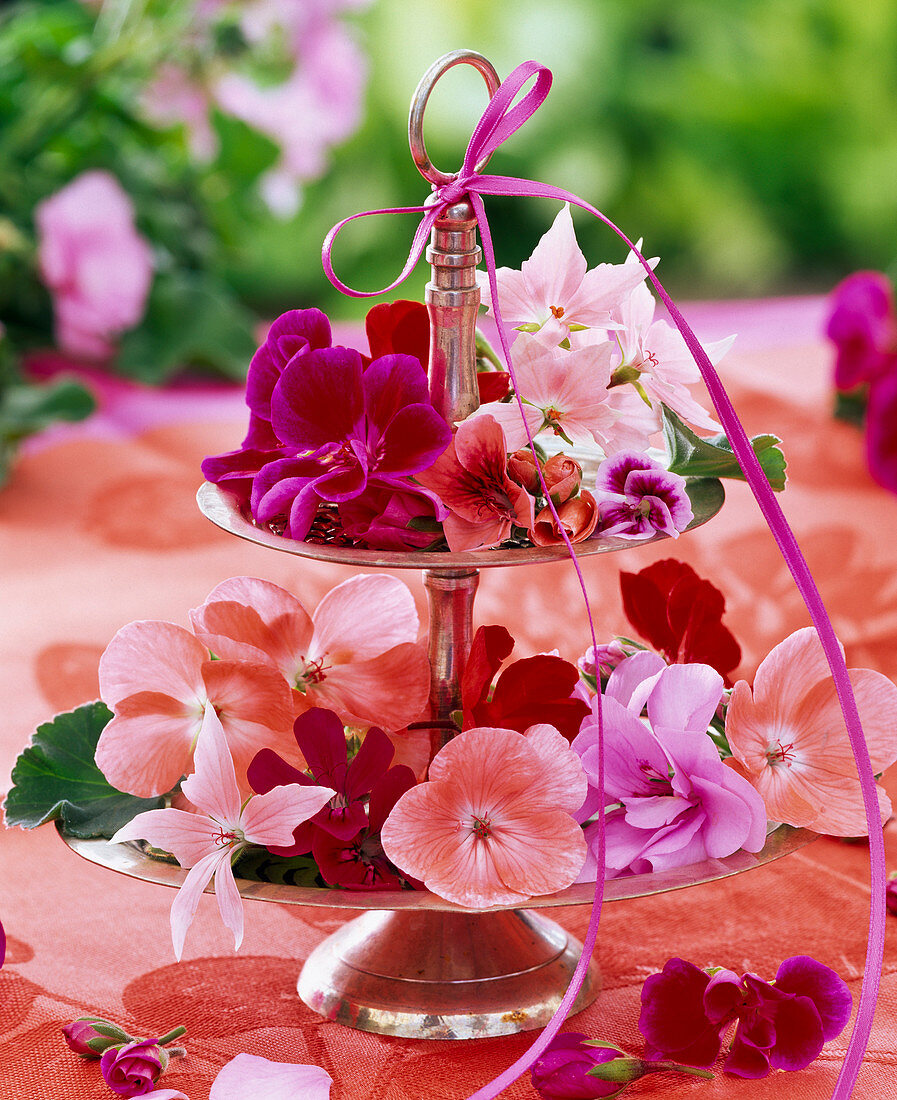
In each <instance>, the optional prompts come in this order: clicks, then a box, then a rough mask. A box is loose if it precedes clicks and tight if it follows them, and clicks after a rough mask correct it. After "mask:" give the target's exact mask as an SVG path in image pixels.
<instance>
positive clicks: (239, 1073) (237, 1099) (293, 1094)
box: [209, 1054, 333, 1100]
mask: <svg viewBox="0 0 897 1100" xmlns="http://www.w3.org/2000/svg"><path fill="white" fill-rule="evenodd" d="M332 1084H333V1078H332V1077H331V1076H330V1074H329V1073H327V1071H326V1070H323V1069H321V1067H320V1066H304V1065H298V1064H296V1063H293V1062H272V1061H270V1060H269V1059H268V1058H261V1057H260V1056H259V1055H257V1054H238V1055H237V1056H236V1058H232V1059H231V1060H230V1061H229V1062H228V1063H227V1064H226V1065H225V1066H223V1067H222V1068H221V1069H220V1070H219V1071H218V1076H217V1077H216V1078H215V1080H214V1081H213V1082H212V1090H211V1092H210V1093H209V1100H262V1098H264V1100H298V1098H299V1097H301V1098H302V1100H329V1097H330V1086H331V1085H332Z"/></svg>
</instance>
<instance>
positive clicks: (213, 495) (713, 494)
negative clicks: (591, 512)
mask: <svg viewBox="0 0 897 1100" xmlns="http://www.w3.org/2000/svg"><path fill="white" fill-rule="evenodd" d="M687 480H688V484H687V490H688V496H689V498H690V500H691V508H692V512H693V513H694V519H693V520H692V521H691V523H690V524H689V525H688V527H687V528H686V530H688V531H691V530H692V529H693V528H695V527H700V526H701V525H702V524H704V523H706V522H707V521H708V520H709V519H712V518H713V517H714V516H715V515H716V513H717V512H718V511H719V510H720V508H722V506H723V502H724V501H725V499H726V494H725V491H724V490H723V487H722V484H721V483H720V482H719V481H717V480H716V479H715V478H688V479H687ZM196 501H197V503H198V505H199V510H200V511H201V512H202V514H203V515H204V516H205V517H206V518H207V519H210V520H211V521H212V523H214V524H217V526H218V527H220V528H222V530H224V531H229V532H230V533H231V534H232V535H237V536H239V537H240V538H241V539H247V540H248V541H249V542H254V543H257V544H258V545H259V546H269V547H271V549H272V550H282V551H283V552H284V553H287V554H298V555H299V556H300V557H303V558H313V559H315V560H316V561H329V562H337V563H339V564H341V565H375V566H381V567H387V568H390V569H436V570H439V569H445V570H450V571H453V572H457V571H458V570H463V569H470V570H473V569H483V568H488V567H490V566H498V565H532V564H533V563H535V562H544V561H566V560H568V558H569V555H568V553H567V548H566V547H565V546H563V545H560V546H532V547H521V548H518V549H510V550H466V551H464V552H462V553H456V554H453V553H450V552H449V551H433V550H361V549H358V548H357V547H354V546H334V545H330V544H323V543H315V542H301V541H298V540H296V539H289V538H284V537H283V536H282V535H275V534H274V532H273V531H269V530H267V529H266V528H264V527H257V526H256V525H255V524H254V523H253V522H252V521H251V520H249V519H247V518H246V517H245V516H244V515H243V513H242V512H241V510H240V508H239V506H238V505H237V503H236V501H235V500H234V498H233V497H232V496H231V495H230V494H229V493H227V492H225V491H224V490H223V489H221V488H219V486H217V485H213V484H211V482H205V484H203V485H201V486H200V488H199V492H198V493H197V494H196ZM666 537H667V536H666V535H654V536H653V538H650V539H642V540H641V541H639V542H633V541H632V540H631V539H619V538H608V539H587V540H586V541H585V542H580V543H577V544H576V555H577V557H585V556H586V555H588V554H607V553H610V552H611V551H614V550H631V549H632V547H633V546H644V545H645V544H646V543H649V542H657V541H658V540H659V539H664V538H666Z"/></svg>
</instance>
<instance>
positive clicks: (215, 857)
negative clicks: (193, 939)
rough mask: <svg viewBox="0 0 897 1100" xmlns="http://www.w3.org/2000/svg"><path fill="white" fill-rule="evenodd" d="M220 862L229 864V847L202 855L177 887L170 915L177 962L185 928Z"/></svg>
mask: <svg viewBox="0 0 897 1100" xmlns="http://www.w3.org/2000/svg"><path fill="white" fill-rule="evenodd" d="M222 862H225V863H227V864H228V866H230V849H229V848H219V849H217V850H215V851H213V852H209V854H208V855H206V856H203V858H202V859H201V860H200V861H199V862H198V863H196V864H194V866H193V867H191V868H190V870H189V872H188V873H187V877H186V878H185V879H184V881H183V882H182V883H181V885H180V887H179V889H178V892H177V896H176V897H175V899H174V903H173V904H172V906H171V917H170V922H171V942H172V944H173V945H174V955H175V958H176V959H177V960H178V962H180V961H181V955H182V954H183V953H184V940H185V939H186V938H187V929H188V928H189V927H190V925H191V924H192V922H193V918H194V917H195V916H196V909H197V907H198V905H199V899H200V898H201V897H202V894H203V891H204V890H205V888H206V887H207V886H208V884H209V882H210V881H211V879H212V876H213V875H214V874H215V872H216V871H217V870H218V866H219V864H220V863H222Z"/></svg>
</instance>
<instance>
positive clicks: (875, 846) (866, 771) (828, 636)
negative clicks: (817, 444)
mask: <svg viewBox="0 0 897 1100" xmlns="http://www.w3.org/2000/svg"><path fill="white" fill-rule="evenodd" d="M476 187H477V190H478V191H479V192H481V193H482V194H489V195H511V196H521V197H522V196H533V195H538V196H540V197H544V198H554V199H558V200H559V201H561V202H569V203H572V204H573V205H574V206H578V207H580V208H581V209H583V210H586V211H588V212H589V213H590V214H592V215H594V216H595V217H596V218H598V219H599V220H600V221H602V222H604V224H605V225H606V226H608V228H609V229H611V230H613V232H614V233H615V234H616V235H617V236H618V237H619V238H620V239H621V240H622V241H623V242H624V243H625V244H626V245H628V246H629V248H630V249H631V251H632V252H633V254H634V255H635V257H636V258H637V260H638V261H639V263H640V264H641V265H642V267H644V269H645V271H646V273H647V276H648V278H649V279H650V280H651V282H652V284H653V285H654V288H655V290H656V291H657V293H658V295H659V297H660V299H661V300H662V301H663V303H664V305H665V306H666V307H667V309H668V310H669V314H670V318H671V320H672V321H673V324H674V325H675V326H676V328H677V329H678V330H679V332H680V333H681V334H682V338H683V339H684V340H685V343H686V345H687V346H688V350H689V351H690V352H691V354H692V357H693V358H694V360H695V363H696V364H697V366H698V369H699V370H700V372H701V376H702V378H703V379H704V383H705V385H706V387H707V392H708V393H709V395H710V400H711V401H712V403H713V407H714V409H715V410H716V413H717V415H718V416H719V419H720V423H721V424H722V426H723V429H724V430H725V433H726V437H727V438H728V440H729V442H730V444H731V445H732V450H733V451H734V453H735V457H736V458H737V459H738V464H739V466H740V467H741V469H742V471H743V472H744V476H745V478H746V480H747V483H748V485H749V486H750V489H751V492H752V493H753V495H754V499H755V500H756V501H757V505H758V506H759V508H760V511H761V513H762V515H763V518H764V519H765V520H766V523H767V526H768V527H769V529H770V531H771V532H772V534H773V537H774V538H775V540H776V544H777V545H778V547H779V551H780V553H781V555H782V557H783V559H784V560H785V564H786V565H787V566H788V570H789V572H790V573H791V576H792V578H793V579H794V583H795V585H796V586H797V589H798V591H799V592H800V595H801V598H802V599H803V601H804V604H805V605H806V608H807V610H808V611H809V613H810V618H811V620H812V622H813V625H814V627H815V628H816V632H817V634H818V636H819V640H820V642H821V644H822V648H823V652H824V653H825V657H826V660H827V661H828V665H829V668H830V670H831V673H832V678H833V680H834V683H835V690H836V691H837V694H838V701H839V703H840V706H841V713H842V714H843V716H844V722H845V725H846V728H847V735H848V738H849V740H850V746H851V750H852V752H853V756H854V760H855V762H856V765H857V772H858V775H859V779H860V790H861V792H862V796H863V807H864V809H865V812H866V822H867V824H868V827H869V863H870V877H871V888H872V889H871V899H870V907H869V938H868V941H867V946H866V965H865V970H864V974H863V984H862V989H861V991H860V1003H859V1007H858V1009H857V1016H856V1020H855V1022H854V1026H853V1030H852V1032H851V1036H850V1042H849V1044H848V1048H847V1052H846V1054H845V1056H844V1061H843V1063H842V1065H841V1072H840V1073H839V1075H838V1080H837V1082H836V1084H835V1091H834V1092H833V1093H832V1098H833V1100H847V1097H849V1096H850V1094H851V1092H852V1091H853V1086H854V1084H855V1083H856V1079H857V1075H858V1074H859V1070H860V1067H861V1065H862V1060H863V1054H864V1052H865V1050H866V1048H867V1046H868V1043H869V1036H870V1034H871V1031H872V1018H873V1015H874V1013H875V1004H876V1001H877V999H878V989H879V984H880V979H881V970H882V964H883V961H884V941H885V920H886V907H885V889H886V882H887V879H886V866H885V850H884V835H883V832H882V827H881V819H880V817H879V808H878V798H877V796H876V788H875V775H874V772H873V768H872V762H871V760H870V758H869V752H868V749H867V747H866V739H865V736H864V734H863V727H862V723H861V721H860V716H859V711H858V709H857V704H856V699H855V697H854V694H853V688H852V686H851V684H850V677H849V675H848V672H847V663H846V661H845V659H844V655H843V653H842V652H841V648H840V646H839V644H838V639H837V636H836V634H835V631H834V628H833V626H832V623H831V620H830V619H829V616H828V613H827V611H826V609H825V605H824V603H823V601H822V597H821V596H820V594H819V590H818V588H817V587H816V582H815V581H814V580H813V576H812V574H811V573H810V569H809V566H808V565H807V562H806V559H805V558H804V556H803V553H802V551H801V549H800V547H799V545H798V542H797V539H796V537H795V535H794V532H793V531H792V530H791V527H790V526H789V524H788V521H787V520H786V519H785V515H784V513H783V511H782V508H781V506H780V505H779V503H778V501H777V500H776V499H775V495H774V493H773V491H772V489H771V488H770V486H769V482H768V481H767V479H766V475H765V474H764V472H763V469H762V467H761V466H760V462H759V460H758V458H757V456H756V454H755V453H754V450H753V448H752V447H751V445H750V441H749V439H748V436H747V433H746V431H745V430H744V426H743V425H742V423H741V421H740V420H739V418H738V415H737V414H736V412H735V409H734V407H733V405H732V401H731V399H730V397H729V395H728V393H727V392H726V389H725V387H724V386H723V384H722V381H721V379H720V377H719V374H718V373H717V371H716V369H715V367H714V366H713V364H712V363H711V362H710V359H709V358H708V356H707V354H706V352H705V351H704V349H703V348H702V347H701V344H700V342H699V340H698V338H697V336H695V334H694V332H693V331H692V329H691V327H690V326H689V324H688V323H687V322H686V320H685V318H684V317H683V316H682V314H681V313H680V311H679V309H678V308H677V307H676V305H675V304H674V302H673V301H672V299H671V298H670V296H669V295H668V294H667V292H666V290H664V288H663V286H662V284H661V282H660V280H659V279H658V278H657V276H656V275H655V273H654V271H653V270H652V268H651V266H650V265H649V263H648V261H647V260H646V259H645V257H644V256H643V255H642V254H641V252H640V251H639V250H638V249H637V248H636V247H635V245H634V244H633V243H632V241H630V240H629V238H628V237H627V236H626V235H625V233H623V231H622V230H621V229H619V228H618V227H617V226H616V225H615V224H614V223H613V222H612V221H611V220H610V218H608V217H607V216H606V215H604V214H602V213H601V211H600V210H597V209H596V208H595V207H594V206H592V205H591V204H590V203H587V202H585V201H584V200H583V199H581V198H579V196H577V195H574V194H573V193H572V192H570V191H566V190H564V189H563V188H560V187H553V186H552V185H550V184H541V183H534V182H533V181H531V180H522V179H515V178H513V177H508V176H481V177H479V178H478V179H477V181H476ZM495 300H496V299H495V289H494V288H493V301H495ZM496 319H497V318H496Z"/></svg>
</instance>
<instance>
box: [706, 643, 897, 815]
mask: <svg viewBox="0 0 897 1100" xmlns="http://www.w3.org/2000/svg"><path fill="white" fill-rule="evenodd" d="M848 671H849V675H850V682H851V685H852V686H853V692H854V696H855V698H856V701H857V707H858V708H859V713H860V720H861V722H862V726H863V733H864V734H865V737H866V745H867V747H868V750H869V758H870V759H871V761H872V770H873V771H874V772H875V773H876V774H878V773H879V772H883V771H884V770H885V768H887V767H889V766H890V765H891V764H893V763H894V761H895V760H897V727H895V724H894V715H895V713H897V687H895V686H894V684H892V683H891V681H890V680H889V679H888V678H887V677H886V676H883V675H882V674H881V673H880V672H873V671H872V670H871V669H866V668H853V669H849V670H848ZM726 737H727V738H728V739H729V745H730V747H731V749H732V759H731V761H730V762H729V763H730V764H731V765H732V766H733V767H734V768H735V770H736V771H738V772H740V773H741V774H742V775H743V776H745V778H747V779H748V780H749V781H750V782H751V783H752V784H753V785H754V787H756V789H757V790H758V791H759V793H760V795H761V796H762V798H763V801H764V802H765V803H766V811H767V814H768V815H769V817H770V818H772V819H773V820H774V821H784V822H786V823H787V824H789V825H796V826H799V827H802V828H808V829H813V830H815V831H816V832H820V833H831V834H834V835H836V836H861V835H865V834H866V833H867V832H868V831H869V830H868V825H867V822H866V815H865V812H864V810H863V799H862V793H861V790H860V783H859V776H858V774H857V768H856V763H855V762H854V759H853V752H852V751H851V747H850V741H849V739H848V736H847V730H846V728H845V725H844V719H843V716H842V714H841V708H840V705H839V703H838V697H837V694H836V692H835V684H834V681H833V680H832V677H831V673H830V671H829V666H828V662H827V661H826V659H825V654H824V653H823V649H822V643H821V642H820V641H819V638H818V636H817V634H816V631H815V630H814V629H813V628H812V627H805V628H804V629H802V630H797V631H795V633H794V634H792V635H790V637H788V638H786V639H785V640H784V641H783V642H780V643H779V644H778V645H777V646H776V647H775V648H774V649H773V650H772V652H771V653H770V654H769V655H768V656H767V657H766V658H765V660H764V661H763V662H762V663H761V664H760V667H759V668H758V669H757V675H756V676H755V678H754V687H753V691H752V690H751V688H750V686H749V685H748V684H747V683H746V682H745V681H744V680H739V681H738V683H737V684H736V685H735V687H734V689H733V691H732V699H731V702H730V703H729V707H728V712H727V714H726ZM878 804H879V808H880V810H881V817H882V821H884V820H886V819H887V817H888V815H889V814H890V812H891V803H890V800H889V799H888V796H887V795H886V794H885V792H884V791H883V790H881V788H879V789H878Z"/></svg>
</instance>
